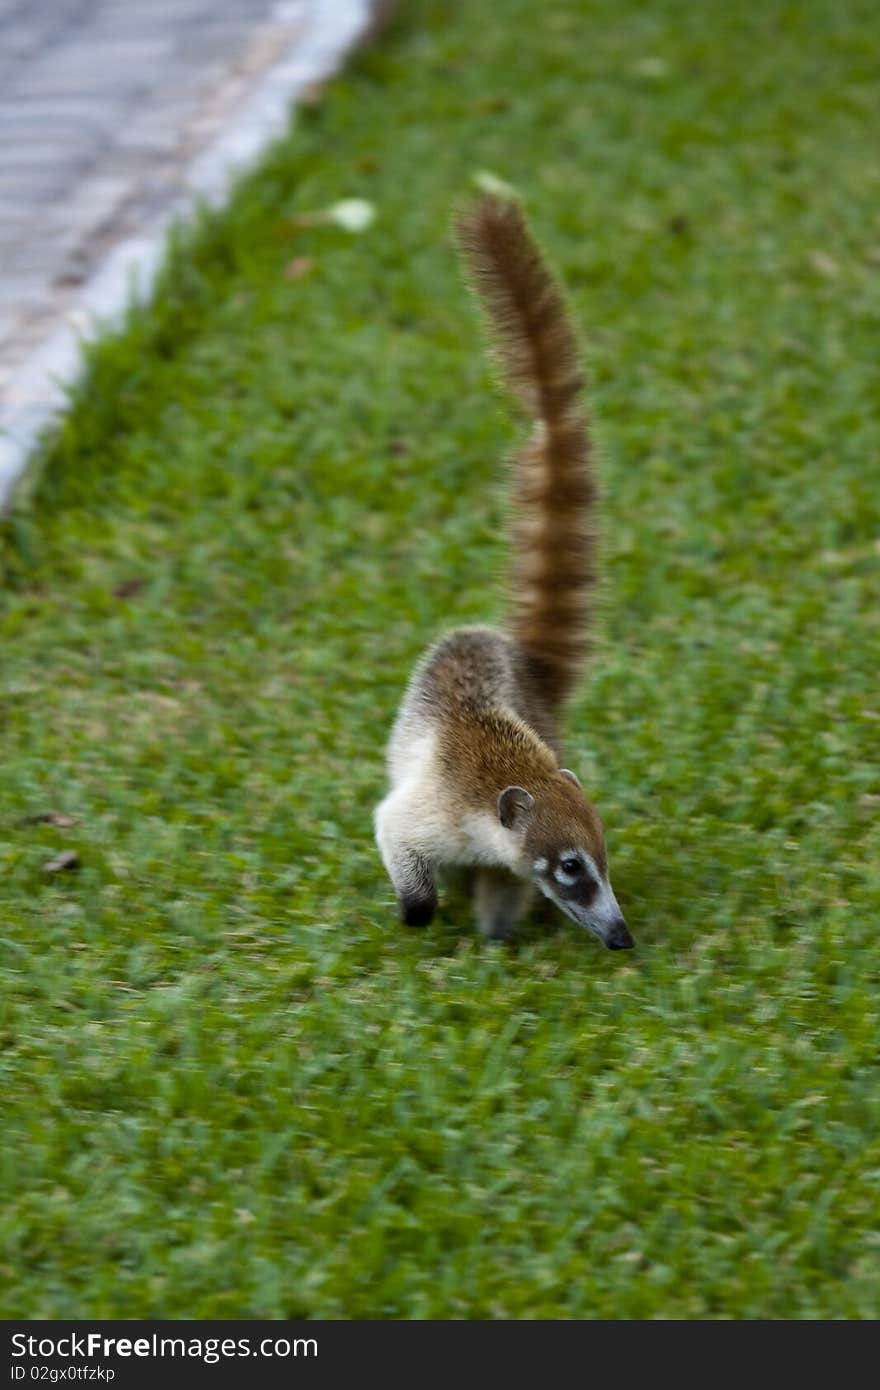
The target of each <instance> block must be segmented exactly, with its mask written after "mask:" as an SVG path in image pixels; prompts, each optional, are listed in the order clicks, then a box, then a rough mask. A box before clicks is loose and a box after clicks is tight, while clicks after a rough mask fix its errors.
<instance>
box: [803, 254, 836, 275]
mask: <svg viewBox="0 0 880 1390" xmlns="http://www.w3.org/2000/svg"><path fill="white" fill-rule="evenodd" d="M809 259H810V265H811V266H812V267H813V269H814V270H815V271H817V272H818V273H819V274H820V275H824V276H825V277H826V279H829V280H831V279H833V278H834V276H835V275H839V274H840V266H839V265H838V264H837V261H836V260H835V259H834V257H833V256H829V255H828V253H827V252H826V251H811V252H810V257H809Z"/></svg>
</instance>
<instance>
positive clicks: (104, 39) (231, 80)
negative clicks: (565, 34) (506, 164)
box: [0, 0, 364, 507]
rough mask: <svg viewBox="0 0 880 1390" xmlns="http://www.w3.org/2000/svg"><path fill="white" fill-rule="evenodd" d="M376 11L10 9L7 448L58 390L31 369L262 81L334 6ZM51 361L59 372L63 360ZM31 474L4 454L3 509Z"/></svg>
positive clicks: (160, 3)
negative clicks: (9, 489) (15, 482)
mask: <svg viewBox="0 0 880 1390" xmlns="http://www.w3.org/2000/svg"><path fill="white" fill-rule="evenodd" d="M363 4H364V0H283V2H282V0H0V426H2V430H3V431H5V438H2V437H0V445H2V446H3V447H5V448H6V449H7V452H8V449H9V446H10V439H11V438H12V437H13V436H15V435H16V433H18V435H19V436H21V437H24V435H27V434H28V433H29V430H30V425H29V423H28V418H26V417H28V415H30V416H32V417H33V421H34V423H36V424H38V423H39V420H40V419H41V418H43V417H44V416H45V415H46V412H47V409H48V394H49V393H47V392H46V391H43V394H42V396H41V394H40V388H39V385H38V383H36V379H35V374H34V372H31V371H29V370H28V368H29V365H30V363H31V361H35V360H36V357H39V354H40V348H41V345H44V344H46V343H47V341H49V340H50V338H51V335H52V333H53V331H56V339H57V337H58V334H57V329H58V328H59V326H63V325H69V324H71V323H73V324H76V323H77V314H78V313H80V315H81V310H80V309H79V307H78V306H79V305H80V301H81V293H82V291H83V286H84V285H85V284H86V282H89V281H93V280H94V277H95V275H96V272H98V271H100V269H101V267H102V264H104V263H106V261H107V259H108V256H111V254H112V252H113V249H114V247H118V246H119V245H120V244H126V243H127V242H130V241H131V239H132V238H135V239H136V238H137V237H138V236H139V235H140V234H141V233H142V232H143V231H144V229H145V228H148V227H149V226H150V225H151V222H153V223H155V220H156V218H157V215H158V214H161V213H162V211H163V210H166V209H170V208H173V207H174V206H175V205H177V204H178V203H179V201H180V198H181V195H182V194H183V193H184V192H185V191H186V189H187V186H188V180H189V178H190V175H191V172H192V169H193V166H194V161H196V162H197V160H198V156H199V154H200V152H202V151H206V150H207V151H210V149H211V148H212V146H213V144H214V143H215V142H217V140H218V139H220V140H222V137H223V133H224V131H227V130H228V129H229V128H230V127H234V125H235V122H236V120H237V119H239V113H240V112H241V111H242V110H244V109H245V108H246V105H247V102H248V99H249V98H250V97H251V96H252V94H253V93H254V92H255V91H258V90H259V89H260V84H261V82H265V81H269V80H270V78H271V74H272V72H273V71H274V70H275V65H277V64H278V63H279V60H282V59H283V57H284V55H289V54H290V52H291V51H295V48H296V43H297V36H298V35H299V34H300V33H301V32H305V31H307V30H308V29H309V26H310V25H312V27H314V23H313V21H315V22H316V23H317V24H319V25H320V24H322V23H323V24H330V25H331V26H332V23H333V20H332V13H331V12H333V9H334V7H335V13H336V15H337V17H341V16H342V12H343V11H346V12H347V13H350V12H353V11H354V10H356V9H358V8H359V7H363ZM316 15H317V16H318V19H317V21H316V20H315V16H316ZM321 15H323V16H324V18H323V19H322V18H321ZM267 75H268V76H267ZM276 105H277V102H276ZM245 143H247V141H245ZM251 143H252V144H253V143H254V141H253V140H251ZM257 143H259V141H257ZM62 336H63V335H62ZM68 336H71V335H70V334H69V332H68ZM56 346H57V344H56ZM66 353H67V357H66V359H65V362H64V367H63V369H62V370H61V371H60V372H59V373H58V374H59V375H61V376H63V377H65V378H69V377H70V375H71V372H70V371H69V370H68V365H69V359H70V355H71V349H70V346H69V344H68V345H67V346H66ZM35 355H36V356H35ZM44 356H45V354H44ZM50 356H51V359H52V361H54V362H56V363H57V362H59V361H61V360H62V358H63V357H64V354H63V353H62V354H61V357H59V353H58V352H57V351H56V352H55V353H54V354H50ZM47 361H48V359H47ZM37 375H39V372H37ZM44 375H46V373H45V372H44ZM51 375H52V373H51V370H49V371H48V376H51ZM59 394H60V393H58V392H57V391H56V392H55V395H56V397H57V396H59ZM56 407H57V401H56ZM0 433H2V431H0ZM0 452H2V451H0ZM16 467H17V465H16V464H15V462H14V461H13V462H12V463H10V462H8V461H4V459H2V458H0V507H2V504H3V491H4V473H5V475H6V477H7V479H8V478H9V477H11V475H12V473H13V472H14V471H15V470H16Z"/></svg>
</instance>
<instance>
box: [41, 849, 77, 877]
mask: <svg viewBox="0 0 880 1390" xmlns="http://www.w3.org/2000/svg"><path fill="white" fill-rule="evenodd" d="M43 868H44V870H45V872H46V873H47V874H60V873H63V872H64V870H65V869H78V868H79V855H78V854H77V852H76V850H75V849H65V850H62V852H61V854H59V855H58V856H57V857H56V858H55V859H50V860H49V862H48V863H47V864H44V865H43Z"/></svg>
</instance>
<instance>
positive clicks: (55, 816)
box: [18, 811, 79, 830]
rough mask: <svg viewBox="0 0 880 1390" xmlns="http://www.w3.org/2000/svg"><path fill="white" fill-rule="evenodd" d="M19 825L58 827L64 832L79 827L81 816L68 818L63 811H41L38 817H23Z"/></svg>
mask: <svg viewBox="0 0 880 1390" xmlns="http://www.w3.org/2000/svg"><path fill="white" fill-rule="evenodd" d="M18 823H19V825H57V826H60V828H61V829H62V830H66V829H67V827H68V826H71V825H79V816H67V815H65V814H64V812H63V811H41V812H40V814H39V815H37V816H23V817H22V819H21V820H20V821H19V822H18Z"/></svg>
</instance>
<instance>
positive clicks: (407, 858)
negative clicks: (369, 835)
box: [376, 797, 437, 927]
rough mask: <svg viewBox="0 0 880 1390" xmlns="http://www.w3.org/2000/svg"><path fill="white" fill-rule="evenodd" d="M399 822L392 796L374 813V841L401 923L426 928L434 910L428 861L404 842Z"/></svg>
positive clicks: (435, 905) (433, 896)
mask: <svg viewBox="0 0 880 1390" xmlns="http://www.w3.org/2000/svg"><path fill="white" fill-rule="evenodd" d="M402 820H403V817H401V815H400V814H399V808H398V807H396V806H395V804H394V799H393V797H386V798H385V800H384V801H383V802H382V804H381V806H380V807H379V808H378V810H377V811H376V841H377V843H378V845H379V850H380V853H381V855H382V862H383V863H384V865H385V868H386V869H387V870H388V877H389V878H390V879H391V884H392V887H393V888H394V891H395V893H396V894H397V905H398V909H399V911H400V920H401V921H402V922H405V923H406V925H407V926H408V927H426V926H427V925H428V923H429V922H430V921H431V918H432V917H433V916H434V912H435V910H436V907H437V885H436V884H435V882H434V874H433V871H432V869H431V865H430V864H429V862H428V860H427V859H426V858H425V857H424V855H422V854H419V852H418V851H417V850H415V849H413V847H412V845H411V844H409V843H408V842H407V839H406V835H405V832H404V826H403V825H402V824H401V822H402Z"/></svg>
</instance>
